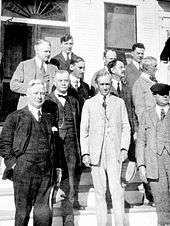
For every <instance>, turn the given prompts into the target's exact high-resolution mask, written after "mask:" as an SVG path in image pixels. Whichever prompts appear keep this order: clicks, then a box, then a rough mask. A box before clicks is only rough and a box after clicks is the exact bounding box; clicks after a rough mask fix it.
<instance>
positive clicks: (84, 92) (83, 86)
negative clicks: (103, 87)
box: [68, 57, 95, 110]
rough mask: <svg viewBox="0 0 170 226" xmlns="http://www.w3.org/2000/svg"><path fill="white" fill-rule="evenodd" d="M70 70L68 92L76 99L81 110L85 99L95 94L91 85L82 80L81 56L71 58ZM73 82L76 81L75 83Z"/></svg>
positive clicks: (83, 68) (82, 66) (83, 63)
mask: <svg viewBox="0 0 170 226" xmlns="http://www.w3.org/2000/svg"><path fill="white" fill-rule="evenodd" d="M70 71H71V73H70V80H71V84H70V87H69V89H68V92H69V94H70V95H72V96H74V97H75V98H77V99H78V101H79V104H80V110H81V109H82V107H83V104H84V102H85V100H87V99H89V98H90V97H92V96H94V95H95V90H94V88H93V87H91V88H90V87H89V85H88V84H87V83H86V82H84V73H85V61H84V60H83V58H81V57H76V58H73V59H72V60H71V63H70ZM75 83H77V85H76V84H75ZM76 86H77V87H76Z"/></svg>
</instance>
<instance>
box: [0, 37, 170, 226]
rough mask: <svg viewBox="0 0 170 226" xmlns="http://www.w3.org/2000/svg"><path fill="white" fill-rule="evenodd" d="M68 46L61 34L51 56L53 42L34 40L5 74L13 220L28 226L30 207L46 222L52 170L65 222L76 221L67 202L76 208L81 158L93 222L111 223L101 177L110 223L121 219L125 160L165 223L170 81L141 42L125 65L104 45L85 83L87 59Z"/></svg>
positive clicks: (169, 200)
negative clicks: (9, 97) (89, 182)
mask: <svg viewBox="0 0 170 226" xmlns="http://www.w3.org/2000/svg"><path fill="white" fill-rule="evenodd" d="M72 46H73V38H72V36H71V35H70V34H66V35H65V36H63V37H62V38H61V53H60V54H58V55H57V56H55V57H53V58H52V59H51V58H50V57H51V56H50V55H51V45H50V43H49V42H48V41H46V40H38V41H37V43H36V44H35V57H34V58H33V59H30V60H27V61H24V62H21V63H20V64H19V65H18V67H17V69H16V71H15V72H14V74H13V77H12V79H11V82H10V87H11V90H12V91H14V92H18V93H20V99H19V102H18V110H17V111H15V112H13V113H11V114H10V115H9V116H8V117H7V119H6V121H5V123H4V126H3V130H2V134H1V149H0V155H1V156H2V157H3V158H4V160H5V165H6V169H5V171H4V175H3V177H4V179H11V180H13V183H14V196H15V206H16V214H15V226H22V225H23V226H25V225H28V221H29V216H30V211H31V209H32V207H33V208H34V211H33V221H34V225H35V226H40V225H42V226H43V225H44V226H50V225H51V224H52V212H51V210H50V208H49V205H48V202H49V200H48V199H49V189H50V186H51V185H52V184H54V183H55V181H56V179H57V178H56V177H57V175H56V174H57V173H56V172H57V169H58V168H61V169H62V180H61V185H60V187H61V189H62V190H63V191H64V198H63V199H62V210H63V211H62V212H63V225H64V226H73V225H74V215H73V207H75V208H79V209H81V206H80V204H79V202H78V199H77V197H76V195H75V185H76V183H77V182H75V181H78V180H79V178H80V174H81V163H83V164H84V165H85V166H87V167H91V174H92V179H93V184H94V190H95V196H96V204H97V205H96V213H97V214H96V215H97V225H99V226H106V225H107V205H106V200H105V193H106V184H107V182H108V185H109V190H110V194H111V199H112V206H113V209H114V214H115V225H116V226H124V225H126V222H125V218H124V188H122V186H121V180H120V175H121V168H122V163H123V162H124V161H125V160H126V159H127V158H129V160H131V161H134V162H135V161H136V162H137V166H138V169H139V174H140V177H141V179H142V181H143V182H144V185H145V187H146V191H147V194H146V196H147V198H148V200H149V202H150V203H153V197H154V202H155V204H156V210H157V213H158V225H159V226H168V225H170V192H169V190H168V189H169V187H170V138H169V137H170V131H169V128H170V125H169V122H170V120H169V117H170V113H169V112H170V110H169V91H170V86H168V85H166V84H160V83H158V82H157V81H156V78H155V73H156V66H157V61H156V59H155V58H154V57H145V58H144V50H145V47H144V45H143V44H142V43H136V44H134V45H133V47H132V53H131V56H132V58H131V62H130V63H128V64H127V66H126V68H125V66H124V63H123V62H121V61H119V60H118V59H117V54H116V52H115V51H112V50H106V51H105V52H104V68H103V69H101V70H99V71H97V72H96V73H95V75H94V76H93V78H92V84H91V87H89V86H88V84H87V83H85V82H84V71H85V61H84V59H82V58H81V57H79V56H77V55H75V54H74V53H73V52H72ZM162 109H163V110H164V111H163V110H162ZM76 172H77V173H76ZM149 184H150V186H151V190H152V193H151V191H150V190H149V189H148V185H149ZM152 194H153V196H152Z"/></svg>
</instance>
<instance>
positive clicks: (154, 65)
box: [148, 60, 157, 76]
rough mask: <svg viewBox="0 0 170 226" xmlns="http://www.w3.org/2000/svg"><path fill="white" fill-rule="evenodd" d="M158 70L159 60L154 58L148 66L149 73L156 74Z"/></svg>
mask: <svg viewBox="0 0 170 226" xmlns="http://www.w3.org/2000/svg"><path fill="white" fill-rule="evenodd" d="M156 71H157V61H155V60H153V61H152V62H151V64H150V65H149V66H148V74H149V75H151V76H155V74H156Z"/></svg>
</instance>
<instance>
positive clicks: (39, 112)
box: [38, 110, 42, 122]
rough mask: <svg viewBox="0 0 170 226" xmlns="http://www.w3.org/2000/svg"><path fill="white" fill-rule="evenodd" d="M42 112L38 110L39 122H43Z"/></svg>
mask: <svg viewBox="0 0 170 226" xmlns="http://www.w3.org/2000/svg"><path fill="white" fill-rule="evenodd" d="M41 116H42V115H41V111H40V110H38V122H40V121H41Z"/></svg>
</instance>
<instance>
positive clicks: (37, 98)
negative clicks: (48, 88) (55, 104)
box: [27, 84, 46, 108]
mask: <svg viewBox="0 0 170 226" xmlns="http://www.w3.org/2000/svg"><path fill="white" fill-rule="evenodd" d="M45 93H46V92H45V87H44V86H43V85H42V84H35V85H34V86H32V87H31V88H29V89H28V90H27V98H28V103H29V104H31V105H32V106H33V107H35V108H40V107H41V106H42V104H43V103H44V100H45Z"/></svg>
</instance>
